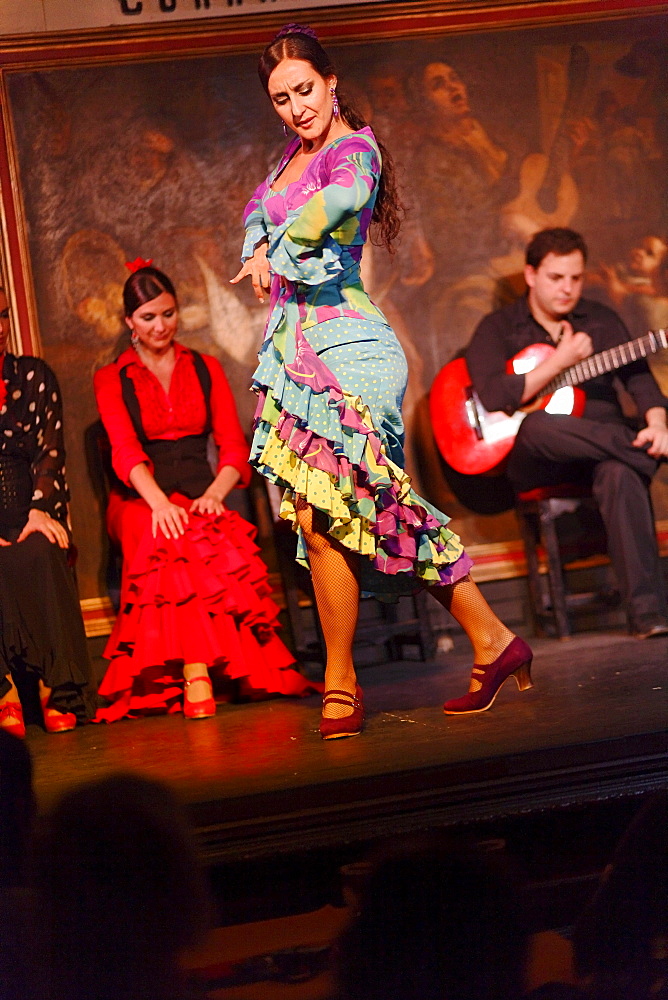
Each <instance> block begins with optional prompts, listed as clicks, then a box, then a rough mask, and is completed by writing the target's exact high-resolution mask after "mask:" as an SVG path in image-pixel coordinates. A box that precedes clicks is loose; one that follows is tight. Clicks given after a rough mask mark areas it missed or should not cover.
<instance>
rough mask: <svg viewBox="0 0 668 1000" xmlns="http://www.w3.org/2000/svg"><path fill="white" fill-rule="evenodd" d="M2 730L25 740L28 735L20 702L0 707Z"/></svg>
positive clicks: (7, 702) (8, 702) (8, 703)
mask: <svg viewBox="0 0 668 1000" xmlns="http://www.w3.org/2000/svg"><path fill="white" fill-rule="evenodd" d="M0 729H4V730H5V732H7V733H11V734H12V736H18V737H19V739H23V737H24V736H25V734H26V724H25V722H24V721H23V709H22V708H21V702H20V701H6V702H5V703H4V705H0Z"/></svg>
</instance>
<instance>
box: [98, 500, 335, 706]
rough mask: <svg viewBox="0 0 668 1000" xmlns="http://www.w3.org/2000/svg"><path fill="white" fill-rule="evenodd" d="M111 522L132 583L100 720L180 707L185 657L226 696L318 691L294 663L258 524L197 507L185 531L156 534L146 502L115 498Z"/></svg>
mask: <svg viewBox="0 0 668 1000" xmlns="http://www.w3.org/2000/svg"><path fill="white" fill-rule="evenodd" d="M170 499H171V500H172V502H173V503H178V504H179V505H180V506H182V507H184V508H186V509H187V508H188V507H190V504H191V503H192V501H191V500H189V499H188V498H186V497H182V496H180V495H178V494H174V495H172V497H171V498H170ZM108 525H109V528H110V534H111V535H112V538H118V539H119V540H120V542H121V544H122V547H123V557H124V567H123V584H122V592H121V610H120V612H119V615H118V618H117V620H116V625H115V627H114V630H113V632H112V634H111V636H110V638H109V642H108V643H107V647H106V649H105V652H104V655H105V657H107V658H108V659H109V660H110V663H109V667H108V670H107V672H106V674H105V676H104V679H103V681H102V684H101V685H100V694H101V695H102V696H104V697H105V698H106V699H108V700H109V701H110V702H111V704H110V706H109V707H108V708H103V709H100V710H99V711H98V713H97V716H96V721H105V722H113V721H115V720H116V719H120V718H122V717H123V716H126V715H140V714H148V713H155V712H170V713H171V712H180V711H181V710H182V698H183V665H184V663H205V664H206V665H207V667H208V668H209V671H210V673H211V677H212V680H213V683H214V690H216V693H217V697H218V700H228V701H229V700H232V698H236V697H243V698H250V699H259V698H266V697H268V696H270V695H274V694H284V695H298V696H303V695H306V694H309V693H310V692H311V691H315V690H319V688H320V686H319V685H317V684H315V683H312V682H310V681H309V680H308V679H307V678H305V677H303V676H302V675H301V674H300V673H298V672H297V671H296V670H294V669H291V666H292V665H293V664H294V657H293V656H292V654H291V653H290V651H289V650H288V649H287V648H286V646H285V645H284V644H283V643H282V642H281V640H280V639H279V638H278V636H277V634H276V631H277V628H278V622H277V616H278V608H277V606H276V604H275V603H274V601H273V600H272V598H271V587H270V585H269V581H268V578H267V569H266V567H265V565H264V563H263V562H262V560H261V558H260V556H259V550H258V548H257V546H256V545H255V543H254V541H253V538H254V535H255V528H254V527H253V526H252V525H251V524H249V523H248V522H247V521H245V520H244V519H243V518H242V517H241V516H240V515H239V514H237V513H236V512H235V511H226V512H225V513H223V514H221V515H201V514H194V515H193V514H191V515H190V520H189V523H188V525H187V527H186V530H185V533H184V534H183V535H182V536H181V537H180V538H178V539H176V540H174V539H167V538H165V537H164V536H163V535H162V534H161V533H160V534H159V535H158V537H157V538H153V535H152V532H151V515H150V510H149V508H148V506H147V505H146V504H145V503H144V501H143V500H138V499H137V500H124V499H121V498H120V497H117V496H114V497H113V498H112V501H111V503H110V505H109V511H108Z"/></svg>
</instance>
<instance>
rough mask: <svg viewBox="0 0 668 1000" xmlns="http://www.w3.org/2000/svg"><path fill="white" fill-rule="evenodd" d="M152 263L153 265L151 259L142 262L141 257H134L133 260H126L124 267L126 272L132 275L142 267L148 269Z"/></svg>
mask: <svg viewBox="0 0 668 1000" xmlns="http://www.w3.org/2000/svg"><path fill="white" fill-rule="evenodd" d="M152 263H153V258H152V257H149V259H148V260H144V258H143V257H135V259H134V260H126V262H125V266H126V267H127V269H128V271H132V273H133V274H134V273H135V271H139V270H140V269H141V268H142V267H150V266H151V264H152Z"/></svg>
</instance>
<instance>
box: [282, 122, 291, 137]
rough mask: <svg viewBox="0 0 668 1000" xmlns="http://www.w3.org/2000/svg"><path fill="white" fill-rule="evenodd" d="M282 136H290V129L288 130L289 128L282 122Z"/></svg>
mask: <svg viewBox="0 0 668 1000" xmlns="http://www.w3.org/2000/svg"><path fill="white" fill-rule="evenodd" d="M283 135H285V136H288V135H290V129H289V128H288V126H287V125H286V124H285V122H283Z"/></svg>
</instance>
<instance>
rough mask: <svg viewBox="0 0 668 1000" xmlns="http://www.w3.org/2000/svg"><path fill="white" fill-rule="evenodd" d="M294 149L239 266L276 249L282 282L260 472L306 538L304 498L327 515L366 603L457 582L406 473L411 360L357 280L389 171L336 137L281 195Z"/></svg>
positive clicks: (276, 289) (302, 553)
mask: <svg viewBox="0 0 668 1000" xmlns="http://www.w3.org/2000/svg"><path fill="white" fill-rule="evenodd" d="M298 146H299V139H297V138H295V139H294V140H293V141H292V142H291V143H290V144H289V145H288V147H287V149H286V151H285V154H284V155H283V158H282V159H281V161H280V162H279V164H278V166H277V167H276V168H275V169H274V170H273V171H272V173H271V174H270V175H269V176H268V177H267V178H266V180H265V181H263V183H262V184H260V186H259V187H258V188H257V190H256V191H255V193H254V195H253V198H252V199H251V201H250V202H249V204H248V206H247V207H246V211H245V215H244V224H245V227H246V241H245V243H244V249H243V259H244V260H247V259H248V258H249V257H251V256H252V255H253V252H254V249H255V247H256V246H258V245H259V244H260V243H261V242H263V241H264V242H266V241H267V240H268V251H267V257H268V259H269V262H270V267H271V269H272V271H273V278H272V284H271V309H270V314H269V319H268V322H267V327H266V331H265V339H264V343H263V345H262V348H261V350H260V354H259V365H258V367H257V369H256V371H255V374H254V377H253V387H254V389H255V391H256V392H257V393H258V396H259V400H258V406H257V411H256V415H255V425H254V430H255V433H254V437H253V443H252V446H251V459H250V461H251V464H252V465H254V466H255V467H256V468H257V469H258V470H259V471H260V472H261V473H262V475H264V476H266V477H267V478H268V479H269V480H270V481H272V482H274V483H277V484H278V485H280V486H282V487H284V488H285V493H284V496H283V502H282V506H281V516H282V517H284V518H286V519H289V520H290V521H292V523H293V525H295V527H296V515H295V499H296V497H297V496H300V497H305V498H306V500H307V501H308V503H310V504H312V505H313V506H314V507H315V508H317V509H318V510H320V511H322V512H324V514H326V515H327V522H328V531H329V534H330V535H331V536H332V538H334V539H335V540H336V541H337V542H339V543H341V544H342V545H344V546H346V547H347V548H348V549H350V550H352V551H355V552H358V553H359V554H360V555H361V556H364V557H365V558H363V559H362V560H361V567H360V581H361V585H362V589H363V591H364V592H365V593H370V594H374V595H376V596H378V597H381V598H382V597H385V598H386V599H387V598H389V599H391V598H392V597H394V596H398V595H400V594H401V593H407V592H411V591H413V590H415V589H416V586H417V585H418V581H422V582H424V583H426V584H443V585H445V584H451V583H455V582H456V581H457V580H459V579H461V578H462V577H464V576H466V574H467V573H468V572H469V569H470V568H471V565H472V563H471V560H470V559H469V557H468V556H467V555H466V553H465V552H464V549H463V546H462V543H461V541H460V540H459V538H458V536H457V535H456V534H455V533H454V532H452V531H451V530H450V529H449V528H448V527H447V524H448V521H449V518H447V517H446V516H445V515H444V514H442V513H441V512H440V511H439V510H437V509H436V508H435V507H433V506H431V505H430V504H429V503H427V501H426V500H423V499H422V498H421V497H419V496H418V495H417V494H416V493H415V492H414V490H413V489H412V488H411V483H410V479H409V477H408V475H407V474H406V472H405V471H404V469H403V434H404V428H403V422H402V418H401V404H402V400H403V396H404V392H405V388H406V378H407V366H406V359H405V356H404V353H403V350H402V349H401V347H400V345H399V342H398V341H397V338H396V336H395V334H394V332H393V331H392V329H391V328H390V327H389V326H388V324H387V321H386V319H385V317H384V316H383V314H382V313H381V312H380V310H379V309H377V308H376V306H375V305H374V304H373V302H372V301H371V300H370V299H369V297H368V295H367V294H366V292H365V291H364V287H363V285H362V282H361V279H360V260H361V256H362V248H363V245H364V242H365V240H366V236H367V231H368V228H369V224H370V222H371V216H372V213H373V208H374V203H375V200H376V195H377V191H378V182H379V179H380V170H381V159H380V152H379V150H378V146H377V145H376V141H375V139H374V135H373V132H372V131H371V129H370V128H363V129H361V130H360V131H358V132H354V133H352V134H350V135H346V136H343V137H341V138H339V139H336V140H335V141H334V142H332V143H330V144H329V145H327V146H325V147H323V149H322V150H321V151H320V152H319V153H318V154H316V155H315V156H314V157H313V159H312V161H311V162H310V164H309V166H308V167H307V168H306V170H305V171H304V173H303V175H302V176H301V177H300V179H299V180H297V181H295V182H294V183H292V184H288V185H286V186H284V187H281V180H280V175H281V172H282V171H283V169H284V168H285V166H286V165H287V163H288V162H289V160H290V158H291V157H292V156H293V155H294V153H295V152H296V151H297V149H298ZM276 188H278V190H276ZM299 534H300V538H299V546H298V554H297V558H298V561H299V562H301V563H303V564H304V565H307V564H308V563H307V555H306V547H305V544H304V540H303V538H302V537H301V532H300V533H299Z"/></svg>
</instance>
